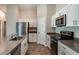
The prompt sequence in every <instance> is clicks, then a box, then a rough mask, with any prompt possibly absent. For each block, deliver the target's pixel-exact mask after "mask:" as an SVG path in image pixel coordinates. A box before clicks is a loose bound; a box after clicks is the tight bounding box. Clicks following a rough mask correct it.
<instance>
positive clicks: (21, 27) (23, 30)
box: [16, 22, 28, 36]
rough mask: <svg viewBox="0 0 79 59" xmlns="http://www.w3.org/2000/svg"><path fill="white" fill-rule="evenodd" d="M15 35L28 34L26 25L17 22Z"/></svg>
mask: <svg viewBox="0 0 79 59" xmlns="http://www.w3.org/2000/svg"><path fill="white" fill-rule="evenodd" d="M16 33H17V35H18V36H24V35H27V34H28V23H26V22H17V23H16Z"/></svg>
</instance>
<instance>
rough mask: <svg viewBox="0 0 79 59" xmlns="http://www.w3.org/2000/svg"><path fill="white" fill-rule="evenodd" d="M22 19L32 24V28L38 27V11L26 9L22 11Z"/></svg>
mask: <svg viewBox="0 0 79 59" xmlns="http://www.w3.org/2000/svg"><path fill="white" fill-rule="evenodd" d="M19 16H20V17H19V18H20V19H25V20H26V21H27V22H30V27H36V26H37V24H36V20H37V9H26V10H20V15H19Z"/></svg>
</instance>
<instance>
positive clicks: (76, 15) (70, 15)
mask: <svg viewBox="0 0 79 59" xmlns="http://www.w3.org/2000/svg"><path fill="white" fill-rule="evenodd" d="M66 23H67V26H79V5H75V4H74V5H70V6H69V7H68V11H67V22H66Z"/></svg>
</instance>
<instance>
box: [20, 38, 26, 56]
mask: <svg viewBox="0 0 79 59" xmlns="http://www.w3.org/2000/svg"><path fill="white" fill-rule="evenodd" d="M25 53H26V39H24V40H23V42H22V43H21V55H24V54H25Z"/></svg>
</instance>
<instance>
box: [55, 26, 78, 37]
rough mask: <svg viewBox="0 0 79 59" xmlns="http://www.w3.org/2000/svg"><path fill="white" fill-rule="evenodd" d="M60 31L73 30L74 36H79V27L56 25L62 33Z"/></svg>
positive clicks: (58, 31) (57, 29) (57, 30)
mask: <svg viewBox="0 0 79 59" xmlns="http://www.w3.org/2000/svg"><path fill="white" fill-rule="evenodd" d="M60 31H73V32H74V37H76V38H79V27H56V32H57V33H60Z"/></svg>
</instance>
